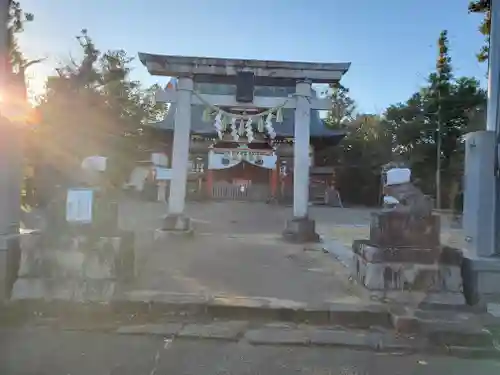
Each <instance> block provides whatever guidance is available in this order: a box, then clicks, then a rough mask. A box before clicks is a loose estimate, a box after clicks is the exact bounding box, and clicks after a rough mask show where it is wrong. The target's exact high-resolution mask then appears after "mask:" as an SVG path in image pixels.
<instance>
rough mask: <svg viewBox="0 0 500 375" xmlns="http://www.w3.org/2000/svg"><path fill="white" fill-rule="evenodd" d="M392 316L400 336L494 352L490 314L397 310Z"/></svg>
mask: <svg viewBox="0 0 500 375" xmlns="http://www.w3.org/2000/svg"><path fill="white" fill-rule="evenodd" d="M390 316H391V321H392V324H393V325H394V328H395V330H396V332H400V333H405V334H418V335H420V336H425V337H426V338H427V339H428V340H429V341H430V342H431V343H433V344H434V345H437V346H443V345H445V346H449V347H461V346H466V347H481V348H491V347H493V346H494V343H495V340H496V338H495V336H494V334H493V331H494V330H492V326H493V325H494V320H492V317H491V316H490V315H489V314H487V313H486V312H482V313H477V312H476V313H474V312H467V311H454V310H432V309H412V308H408V307H399V308H394V307H393V308H392V309H390ZM496 323H500V321H499V320H496ZM499 327H500V325H499Z"/></svg>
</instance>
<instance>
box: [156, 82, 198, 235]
mask: <svg viewBox="0 0 500 375" xmlns="http://www.w3.org/2000/svg"><path fill="white" fill-rule="evenodd" d="M192 93H193V80H192V78H190V77H181V78H179V81H178V83H177V102H176V104H175V127H174V141H173V148H172V180H171V182H170V195H169V199H168V215H167V217H166V218H165V221H164V227H163V229H164V230H189V229H190V220H189V218H186V217H184V207H185V201H186V186H187V173H188V170H187V165H188V162H189V144H190V135H191V96H192Z"/></svg>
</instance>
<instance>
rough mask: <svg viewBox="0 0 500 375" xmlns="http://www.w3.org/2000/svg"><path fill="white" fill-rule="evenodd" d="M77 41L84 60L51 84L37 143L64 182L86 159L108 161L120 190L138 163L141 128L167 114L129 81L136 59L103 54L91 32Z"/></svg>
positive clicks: (68, 67)
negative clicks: (135, 163)
mask: <svg viewBox="0 0 500 375" xmlns="http://www.w3.org/2000/svg"><path fill="white" fill-rule="evenodd" d="M76 38H77V40H78V42H79V44H80V46H81V49H82V57H81V59H79V60H77V61H75V60H72V62H71V63H69V64H67V65H65V66H61V67H60V68H59V69H57V72H58V75H57V76H54V77H50V78H49V79H48V80H47V85H46V93H45V95H44V98H43V99H42V101H41V103H40V105H39V109H40V112H41V115H42V118H43V121H42V124H41V126H40V129H39V131H38V132H37V135H36V137H34V138H35V139H36V143H37V144H38V145H40V146H41V147H39V151H40V153H41V154H43V155H44V158H43V160H44V161H45V163H50V162H52V164H57V165H58V167H60V169H61V172H62V173H63V175H66V176H70V175H71V173H72V171H77V170H78V169H79V165H80V163H81V160H82V159H83V158H84V157H86V156H89V155H95V154H100V155H104V156H107V157H108V159H109V163H108V165H110V166H111V169H112V171H111V175H112V177H111V180H110V183H112V184H113V185H115V186H117V185H119V184H120V182H123V181H122V180H123V179H124V178H125V176H126V175H127V173H128V169H129V167H130V164H131V163H132V162H134V161H135V160H136V159H135V157H136V152H135V151H136V149H137V142H138V139H139V138H140V136H141V134H142V125H143V124H144V123H146V122H148V121H150V120H151V119H152V118H156V117H158V116H161V115H162V114H164V113H165V110H166V108H165V106H164V105H163V104H156V103H154V101H153V90H154V88H150V89H147V90H144V89H142V87H141V86H140V83H139V82H136V81H131V80H130V79H129V73H130V63H131V61H132V58H130V57H129V56H127V54H126V53H125V51H123V50H111V51H106V52H105V53H101V52H100V51H99V50H98V49H97V48H96V46H95V45H94V43H93V40H92V38H91V37H90V36H89V35H88V33H87V30H82V32H81V34H80V35H78V36H77V37H76ZM54 161H57V163H54ZM63 163H64V164H63ZM73 174H74V172H73ZM73 177H75V176H73Z"/></svg>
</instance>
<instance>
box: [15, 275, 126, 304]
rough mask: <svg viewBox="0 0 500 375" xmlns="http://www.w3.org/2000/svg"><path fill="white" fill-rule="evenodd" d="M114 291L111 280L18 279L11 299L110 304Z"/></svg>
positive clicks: (114, 285) (115, 287)
mask: <svg viewBox="0 0 500 375" xmlns="http://www.w3.org/2000/svg"><path fill="white" fill-rule="evenodd" d="M116 290H117V286H116V282H115V281H113V280H74V279H68V280H63V279H41V278H32V279H29V278H19V279H17V280H16V282H15V283H14V287H13V290H12V297H11V299H12V300H14V301H19V300H45V301H60V300H62V301H71V302H110V301H112V300H113V296H114V294H115V292H116Z"/></svg>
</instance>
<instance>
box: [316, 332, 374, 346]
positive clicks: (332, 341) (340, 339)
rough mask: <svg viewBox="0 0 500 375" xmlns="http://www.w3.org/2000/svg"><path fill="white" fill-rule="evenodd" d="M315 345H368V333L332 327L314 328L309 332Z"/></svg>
mask: <svg viewBox="0 0 500 375" xmlns="http://www.w3.org/2000/svg"><path fill="white" fill-rule="evenodd" d="M307 335H308V337H309V342H310V343H311V344H313V345H325V346H353V347H359V348H362V347H366V346H368V344H369V340H368V334H367V333H361V332H350V331H339V330H331V329H314V330H311V331H309V332H308V333H307Z"/></svg>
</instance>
